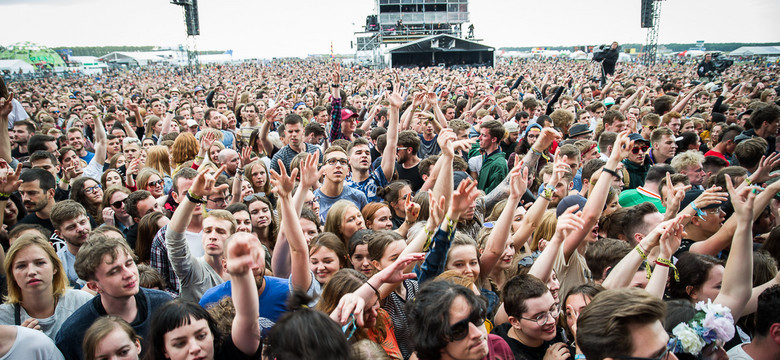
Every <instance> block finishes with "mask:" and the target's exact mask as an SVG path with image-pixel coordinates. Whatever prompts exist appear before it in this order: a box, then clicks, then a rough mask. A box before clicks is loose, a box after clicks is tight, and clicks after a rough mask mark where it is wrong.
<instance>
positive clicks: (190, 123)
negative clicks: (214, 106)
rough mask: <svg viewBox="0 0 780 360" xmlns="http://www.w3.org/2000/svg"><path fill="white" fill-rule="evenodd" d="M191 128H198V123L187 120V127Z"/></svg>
mask: <svg viewBox="0 0 780 360" xmlns="http://www.w3.org/2000/svg"><path fill="white" fill-rule="evenodd" d="M193 126H198V122H197V121H195V120H192V119H190V120H187V127H193Z"/></svg>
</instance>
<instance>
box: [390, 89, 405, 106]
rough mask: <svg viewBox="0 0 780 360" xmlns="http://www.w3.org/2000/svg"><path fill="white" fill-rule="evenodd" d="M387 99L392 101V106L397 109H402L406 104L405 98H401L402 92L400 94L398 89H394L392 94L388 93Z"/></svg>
mask: <svg viewBox="0 0 780 360" xmlns="http://www.w3.org/2000/svg"><path fill="white" fill-rule="evenodd" d="M387 101H388V102H390V106H392V107H394V108H396V109H400V108H401V106H402V105H403V104H404V100H403V99H402V98H401V94H399V93H398V92H397V91H393V93H392V94H390V95H388V96H387Z"/></svg>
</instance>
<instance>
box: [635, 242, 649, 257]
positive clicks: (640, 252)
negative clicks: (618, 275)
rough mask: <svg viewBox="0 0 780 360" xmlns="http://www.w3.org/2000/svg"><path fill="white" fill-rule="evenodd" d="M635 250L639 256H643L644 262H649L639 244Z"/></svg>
mask: <svg viewBox="0 0 780 360" xmlns="http://www.w3.org/2000/svg"><path fill="white" fill-rule="evenodd" d="M634 250H636V252H638V253H639V256H641V257H642V259H643V260H647V253H645V251H644V250H643V249H642V247H641V246H639V245H638V244H637V246H636V247H634Z"/></svg>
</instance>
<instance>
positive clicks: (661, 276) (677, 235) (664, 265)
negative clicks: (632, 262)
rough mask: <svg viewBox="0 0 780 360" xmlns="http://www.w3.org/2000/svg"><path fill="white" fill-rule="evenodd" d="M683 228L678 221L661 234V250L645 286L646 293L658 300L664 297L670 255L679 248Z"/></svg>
mask: <svg viewBox="0 0 780 360" xmlns="http://www.w3.org/2000/svg"><path fill="white" fill-rule="evenodd" d="M684 228H685V227H684V226H683V224H682V222H681V221H678V222H675V223H674V224H673V226H670V227H668V228H667V229H665V230H664V232H663V234H661V239H660V245H661V250H660V251H659V253H658V258H656V265H655V269H653V275H652V276H651V277H650V280H649V281H648V282H647V286H645V290H647V292H649V293H650V294H652V295H653V296H655V297H657V298H659V299H663V297H664V290H666V282H667V281H668V280H669V271H670V269H669V267H670V266H671V259H672V255H673V254H674V252H675V251H676V250H677V248H679V247H680V243H681V242H682V237H683V229H684ZM647 266H650V264H649V263H648V264H647Z"/></svg>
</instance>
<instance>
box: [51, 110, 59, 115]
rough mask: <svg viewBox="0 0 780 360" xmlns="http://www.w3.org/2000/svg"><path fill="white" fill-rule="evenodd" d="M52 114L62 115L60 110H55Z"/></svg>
mask: <svg viewBox="0 0 780 360" xmlns="http://www.w3.org/2000/svg"><path fill="white" fill-rule="evenodd" d="M51 113H52V114H59V113H60V111H59V110H54V111H52V112H51Z"/></svg>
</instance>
